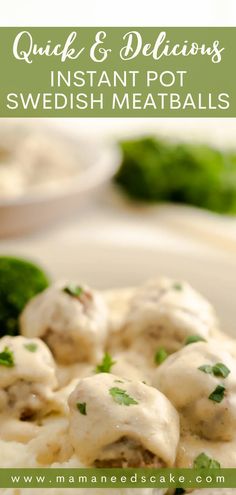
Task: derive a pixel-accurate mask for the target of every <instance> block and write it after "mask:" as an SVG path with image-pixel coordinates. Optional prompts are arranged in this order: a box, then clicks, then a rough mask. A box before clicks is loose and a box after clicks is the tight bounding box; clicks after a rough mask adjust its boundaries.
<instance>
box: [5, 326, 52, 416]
mask: <svg viewBox="0 0 236 495" xmlns="http://www.w3.org/2000/svg"><path fill="white" fill-rule="evenodd" d="M56 386H57V380H56V374H55V366H54V361H53V357H52V355H51V353H50V351H49V349H48V348H47V346H46V345H45V344H44V343H43V342H42V341H41V340H40V339H30V340H29V339H26V338H25V337H21V336H18V337H8V336H7V337H3V338H2V339H1V340H0V411H1V412H6V411H8V412H9V413H10V414H13V415H14V416H15V417H17V418H19V419H30V418H32V417H34V416H35V415H36V414H40V415H42V414H44V413H46V412H47V411H48V408H49V406H50V403H51V401H52V400H53V390H54V388H55V387H56Z"/></svg>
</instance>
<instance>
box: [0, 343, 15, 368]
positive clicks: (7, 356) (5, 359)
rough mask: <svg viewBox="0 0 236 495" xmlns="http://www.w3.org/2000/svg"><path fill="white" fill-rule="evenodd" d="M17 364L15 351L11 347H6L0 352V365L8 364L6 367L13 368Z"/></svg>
mask: <svg viewBox="0 0 236 495" xmlns="http://www.w3.org/2000/svg"><path fill="white" fill-rule="evenodd" d="M14 365H15V363H14V355H13V352H12V351H11V350H10V349H9V347H5V348H4V350H3V351H2V352H0V366H6V368H12V367H13V366H14Z"/></svg>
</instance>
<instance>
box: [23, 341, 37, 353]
mask: <svg viewBox="0 0 236 495" xmlns="http://www.w3.org/2000/svg"><path fill="white" fill-rule="evenodd" d="M24 348H25V349H27V351H29V352H36V351H37V349H38V346H37V344H35V342H29V343H28V344H25V345H24Z"/></svg>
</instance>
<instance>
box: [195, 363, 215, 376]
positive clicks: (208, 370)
mask: <svg viewBox="0 0 236 495" xmlns="http://www.w3.org/2000/svg"><path fill="white" fill-rule="evenodd" d="M198 369H199V370H200V371H203V373H208V375H212V374H213V371H212V366H211V365H210V364H203V365H202V366H199V368H198Z"/></svg>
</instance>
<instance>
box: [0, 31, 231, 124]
mask: <svg viewBox="0 0 236 495" xmlns="http://www.w3.org/2000/svg"><path fill="white" fill-rule="evenodd" d="M235 47H236V28H233V27H232V28H185V27H178V28H172V27H171V28H170V27H167V28H164V27H161V28H160V27H150V28H147V27H122V28H121V27H119V28H115V27H101V28H97V27H96V28H95V27H83V28H82V27H79V28H78V27H66V28H65V27H63V28H58V27H51V28H50V27H41V28H33V27H17V28H12V27H9V28H0V64H1V83H0V117H236V81H235V77H236V71H235V70H234V61H235V53H234V52H235Z"/></svg>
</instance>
